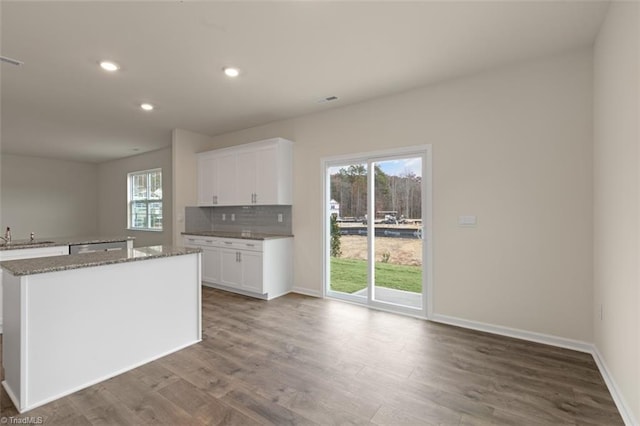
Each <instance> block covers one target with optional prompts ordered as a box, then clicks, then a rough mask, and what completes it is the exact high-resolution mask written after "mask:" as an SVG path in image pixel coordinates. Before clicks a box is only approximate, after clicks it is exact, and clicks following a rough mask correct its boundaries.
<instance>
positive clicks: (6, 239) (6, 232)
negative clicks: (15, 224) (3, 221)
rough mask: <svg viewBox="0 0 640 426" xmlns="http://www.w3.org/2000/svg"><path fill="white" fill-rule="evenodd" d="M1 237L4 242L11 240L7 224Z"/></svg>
mask: <svg viewBox="0 0 640 426" xmlns="http://www.w3.org/2000/svg"><path fill="white" fill-rule="evenodd" d="M0 238H2V239H3V240H4V241H5V243H7V244H8V243H10V242H11V228H10V227H8V226H7V230H6V231H4V237H0Z"/></svg>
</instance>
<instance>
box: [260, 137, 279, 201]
mask: <svg viewBox="0 0 640 426" xmlns="http://www.w3.org/2000/svg"><path fill="white" fill-rule="evenodd" d="M255 154H256V158H257V161H256V162H255V174H256V176H255V183H256V184H255V194H256V196H255V200H254V201H255V204H279V200H278V198H279V197H278V193H279V188H278V185H279V184H280V181H279V179H278V178H279V175H278V147H277V146H275V145H274V146H271V147H268V148H265V149H260V150H258V151H257V152H256V153H255Z"/></svg>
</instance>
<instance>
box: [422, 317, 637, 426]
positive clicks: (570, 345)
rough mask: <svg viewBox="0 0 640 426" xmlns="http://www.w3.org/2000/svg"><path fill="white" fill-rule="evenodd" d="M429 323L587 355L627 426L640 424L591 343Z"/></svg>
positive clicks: (450, 320) (466, 323)
mask: <svg viewBox="0 0 640 426" xmlns="http://www.w3.org/2000/svg"><path fill="white" fill-rule="evenodd" d="M429 321H433V322H438V323H442V324H448V325H454V326H457V327H462V328H468V329H471V330H478V331H484V332H486V333H492V334H498V335H501V336H507V337H513V338H516V339H522V340H527V341H530V342H536V343H542V344H545V345H551V346H556V347H559V348H565V349H572V350H574V351H578V352H584V353H588V354H590V355H591V356H592V357H593V360H594V361H595V363H596V366H597V367H598V370H599V371H600V374H602V378H603V379H604V382H605V384H606V385H607V389H608V390H609V393H610V394H611V398H612V399H613V402H614V403H615V404H616V407H617V408H618V412H619V413H620V416H621V417H622V420H623V421H624V424H625V425H627V426H638V425H640V423H639V422H638V421H637V419H636V418H635V417H634V416H633V412H632V411H631V410H630V409H629V405H628V404H627V403H626V401H625V399H624V397H623V396H622V393H621V392H620V390H619V388H618V386H617V385H616V382H615V380H613V376H612V375H611V373H610V371H609V369H608V368H607V364H606V362H605V361H604V358H603V357H602V354H601V353H600V351H599V350H598V347H597V346H596V345H594V344H592V343H587V342H583V341H580V340H573V339H565V338H563V337H558V336H553V335H550V334H543V333H535V332H532V331H526V330H520V329H516V328H510V327H503V326H499V325H493V324H487V323H482V322H478V321H471V320H466V319H462V318H457V317H451V316H448V315H440V314H435V315H432V316H431V317H430V318H429Z"/></svg>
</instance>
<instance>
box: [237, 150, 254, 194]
mask: <svg viewBox="0 0 640 426" xmlns="http://www.w3.org/2000/svg"><path fill="white" fill-rule="evenodd" d="M237 160H238V163H237V165H238V202H239V203H240V204H242V205H248V204H255V194H256V168H257V162H258V161H259V160H258V158H257V156H256V153H255V151H247V152H241V153H239V154H238V157H237Z"/></svg>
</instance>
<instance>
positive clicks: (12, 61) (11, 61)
mask: <svg viewBox="0 0 640 426" xmlns="http://www.w3.org/2000/svg"><path fill="white" fill-rule="evenodd" d="M0 62H6V63H8V64H11V65H17V66H20V65H23V64H24V62H22V61H19V60H17V59H11V58H7V57H6V56H0Z"/></svg>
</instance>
